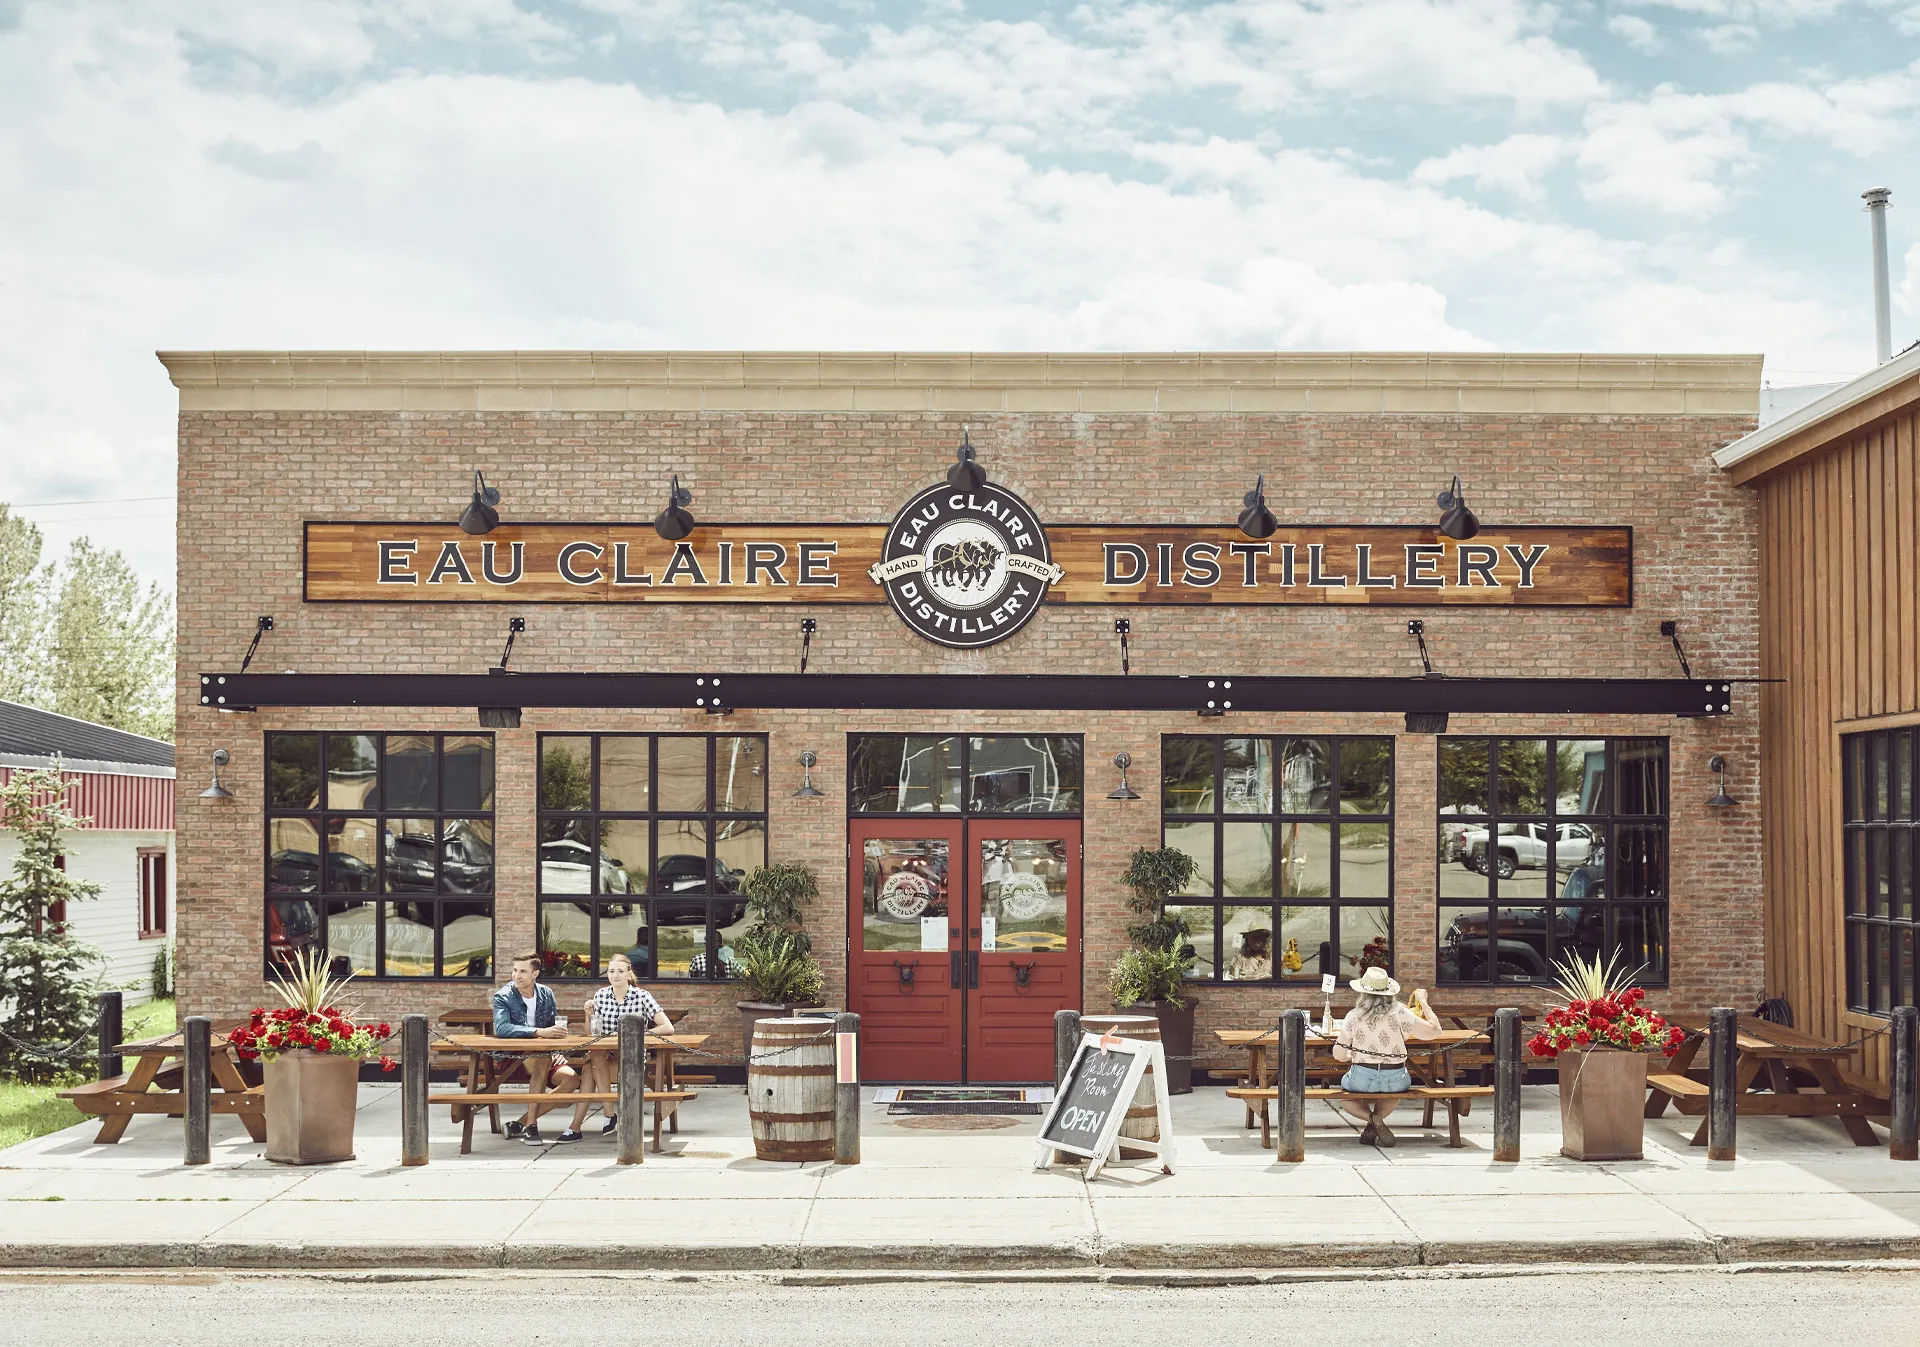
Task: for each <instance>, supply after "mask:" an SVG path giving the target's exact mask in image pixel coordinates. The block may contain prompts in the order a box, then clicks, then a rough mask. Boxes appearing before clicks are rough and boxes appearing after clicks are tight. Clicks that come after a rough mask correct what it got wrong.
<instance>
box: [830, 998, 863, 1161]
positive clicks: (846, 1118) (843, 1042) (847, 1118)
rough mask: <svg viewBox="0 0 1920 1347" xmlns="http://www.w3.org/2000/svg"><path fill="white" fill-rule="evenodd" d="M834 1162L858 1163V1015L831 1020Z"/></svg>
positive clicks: (838, 1016)
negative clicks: (832, 1036)
mask: <svg viewBox="0 0 1920 1347" xmlns="http://www.w3.org/2000/svg"><path fill="white" fill-rule="evenodd" d="M833 1035H834V1038H833V1060H834V1075H833V1078H834V1087H833V1162H834V1163H835V1164H836V1165H857V1164H859V1163H860V1017H859V1016H858V1015H854V1014H851V1013H843V1014H840V1015H836V1016H835V1017H834V1021H833Z"/></svg>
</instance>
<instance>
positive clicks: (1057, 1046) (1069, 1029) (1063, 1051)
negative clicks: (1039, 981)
mask: <svg viewBox="0 0 1920 1347" xmlns="http://www.w3.org/2000/svg"><path fill="white" fill-rule="evenodd" d="M1079 1046H1080V1012H1079V1011H1077V1010H1056V1011H1054V1012H1053V1088H1054V1089H1056V1090H1057V1089H1059V1088H1060V1087H1061V1086H1062V1085H1065V1084H1066V1083H1067V1068H1068V1067H1069V1066H1071V1065H1073V1052H1074V1049H1075V1048H1078V1047H1079Z"/></svg>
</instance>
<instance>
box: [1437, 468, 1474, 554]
mask: <svg viewBox="0 0 1920 1347" xmlns="http://www.w3.org/2000/svg"><path fill="white" fill-rule="evenodd" d="M1438 503H1439V506H1440V532H1441V533H1443V534H1445V535H1446V536H1447V537H1449V538H1452V539H1454V540H1455V541H1456V542H1465V541H1466V540H1467V539H1468V538H1471V537H1472V536H1473V535H1474V534H1476V533H1478V532H1479V531H1480V521H1479V520H1478V519H1476V518H1475V517H1474V513H1473V511H1472V510H1469V509H1468V508H1467V497H1466V493H1465V492H1464V491H1462V490H1461V489H1460V474H1459V473H1455V474H1454V475H1453V484H1452V485H1451V486H1449V487H1448V488H1447V489H1446V490H1445V491H1442V492H1441V493H1440V495H1439V498H1438Z"/></svg>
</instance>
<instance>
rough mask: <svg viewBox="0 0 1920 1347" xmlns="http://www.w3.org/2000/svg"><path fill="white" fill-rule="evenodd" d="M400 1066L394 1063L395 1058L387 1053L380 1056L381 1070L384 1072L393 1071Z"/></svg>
mask: <svg viewBox="0 0 1920 1347" xmlns="http://www.w3.org/2000/svg"><path fill="white" fill-rule="evenodd" d="M399 1065H400V1063H398V1062H396V1061H394V1060H393V1058H391V1057H389V1056H387V1055H386V1054H385V1053H382V1054H381V1055H380V1069H381V1070H382V1071H391V1070H393V1069H394V1068H395V1067H397V1066H399Z"/></svg>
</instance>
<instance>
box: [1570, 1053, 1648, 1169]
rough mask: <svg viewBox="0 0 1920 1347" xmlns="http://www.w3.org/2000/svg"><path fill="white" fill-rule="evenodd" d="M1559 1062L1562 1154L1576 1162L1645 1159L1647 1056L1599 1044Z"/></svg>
mask: <svg viewBox="0 0 1920 1347" xmlns="http://www.w3.org/2000/svg"><path fill="white" fill-rule="evenodd" d="M1559 1063H1560V1153H1561V1154H1562V1155H1565V1156H1570V1157H1571V1158H1573V1159H1575V1160H1638V1159H1640V1158H1641V1157H1642V1146H1643V1143H1642V1140H1641V1138H1642V1136H1643V1133H1644V1130H1645V1113H1644V1110H1645V1109H1646V1104H1647V1056H1646V1054H1645V1053H1643V1052H1621V1051H1619V1050H1618V1049H1614V1048H1601V1049H1599V1050H1598V1051H1594V1052H1563V1053H1561V1054H1560V1057H1559Z"/></svg>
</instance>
